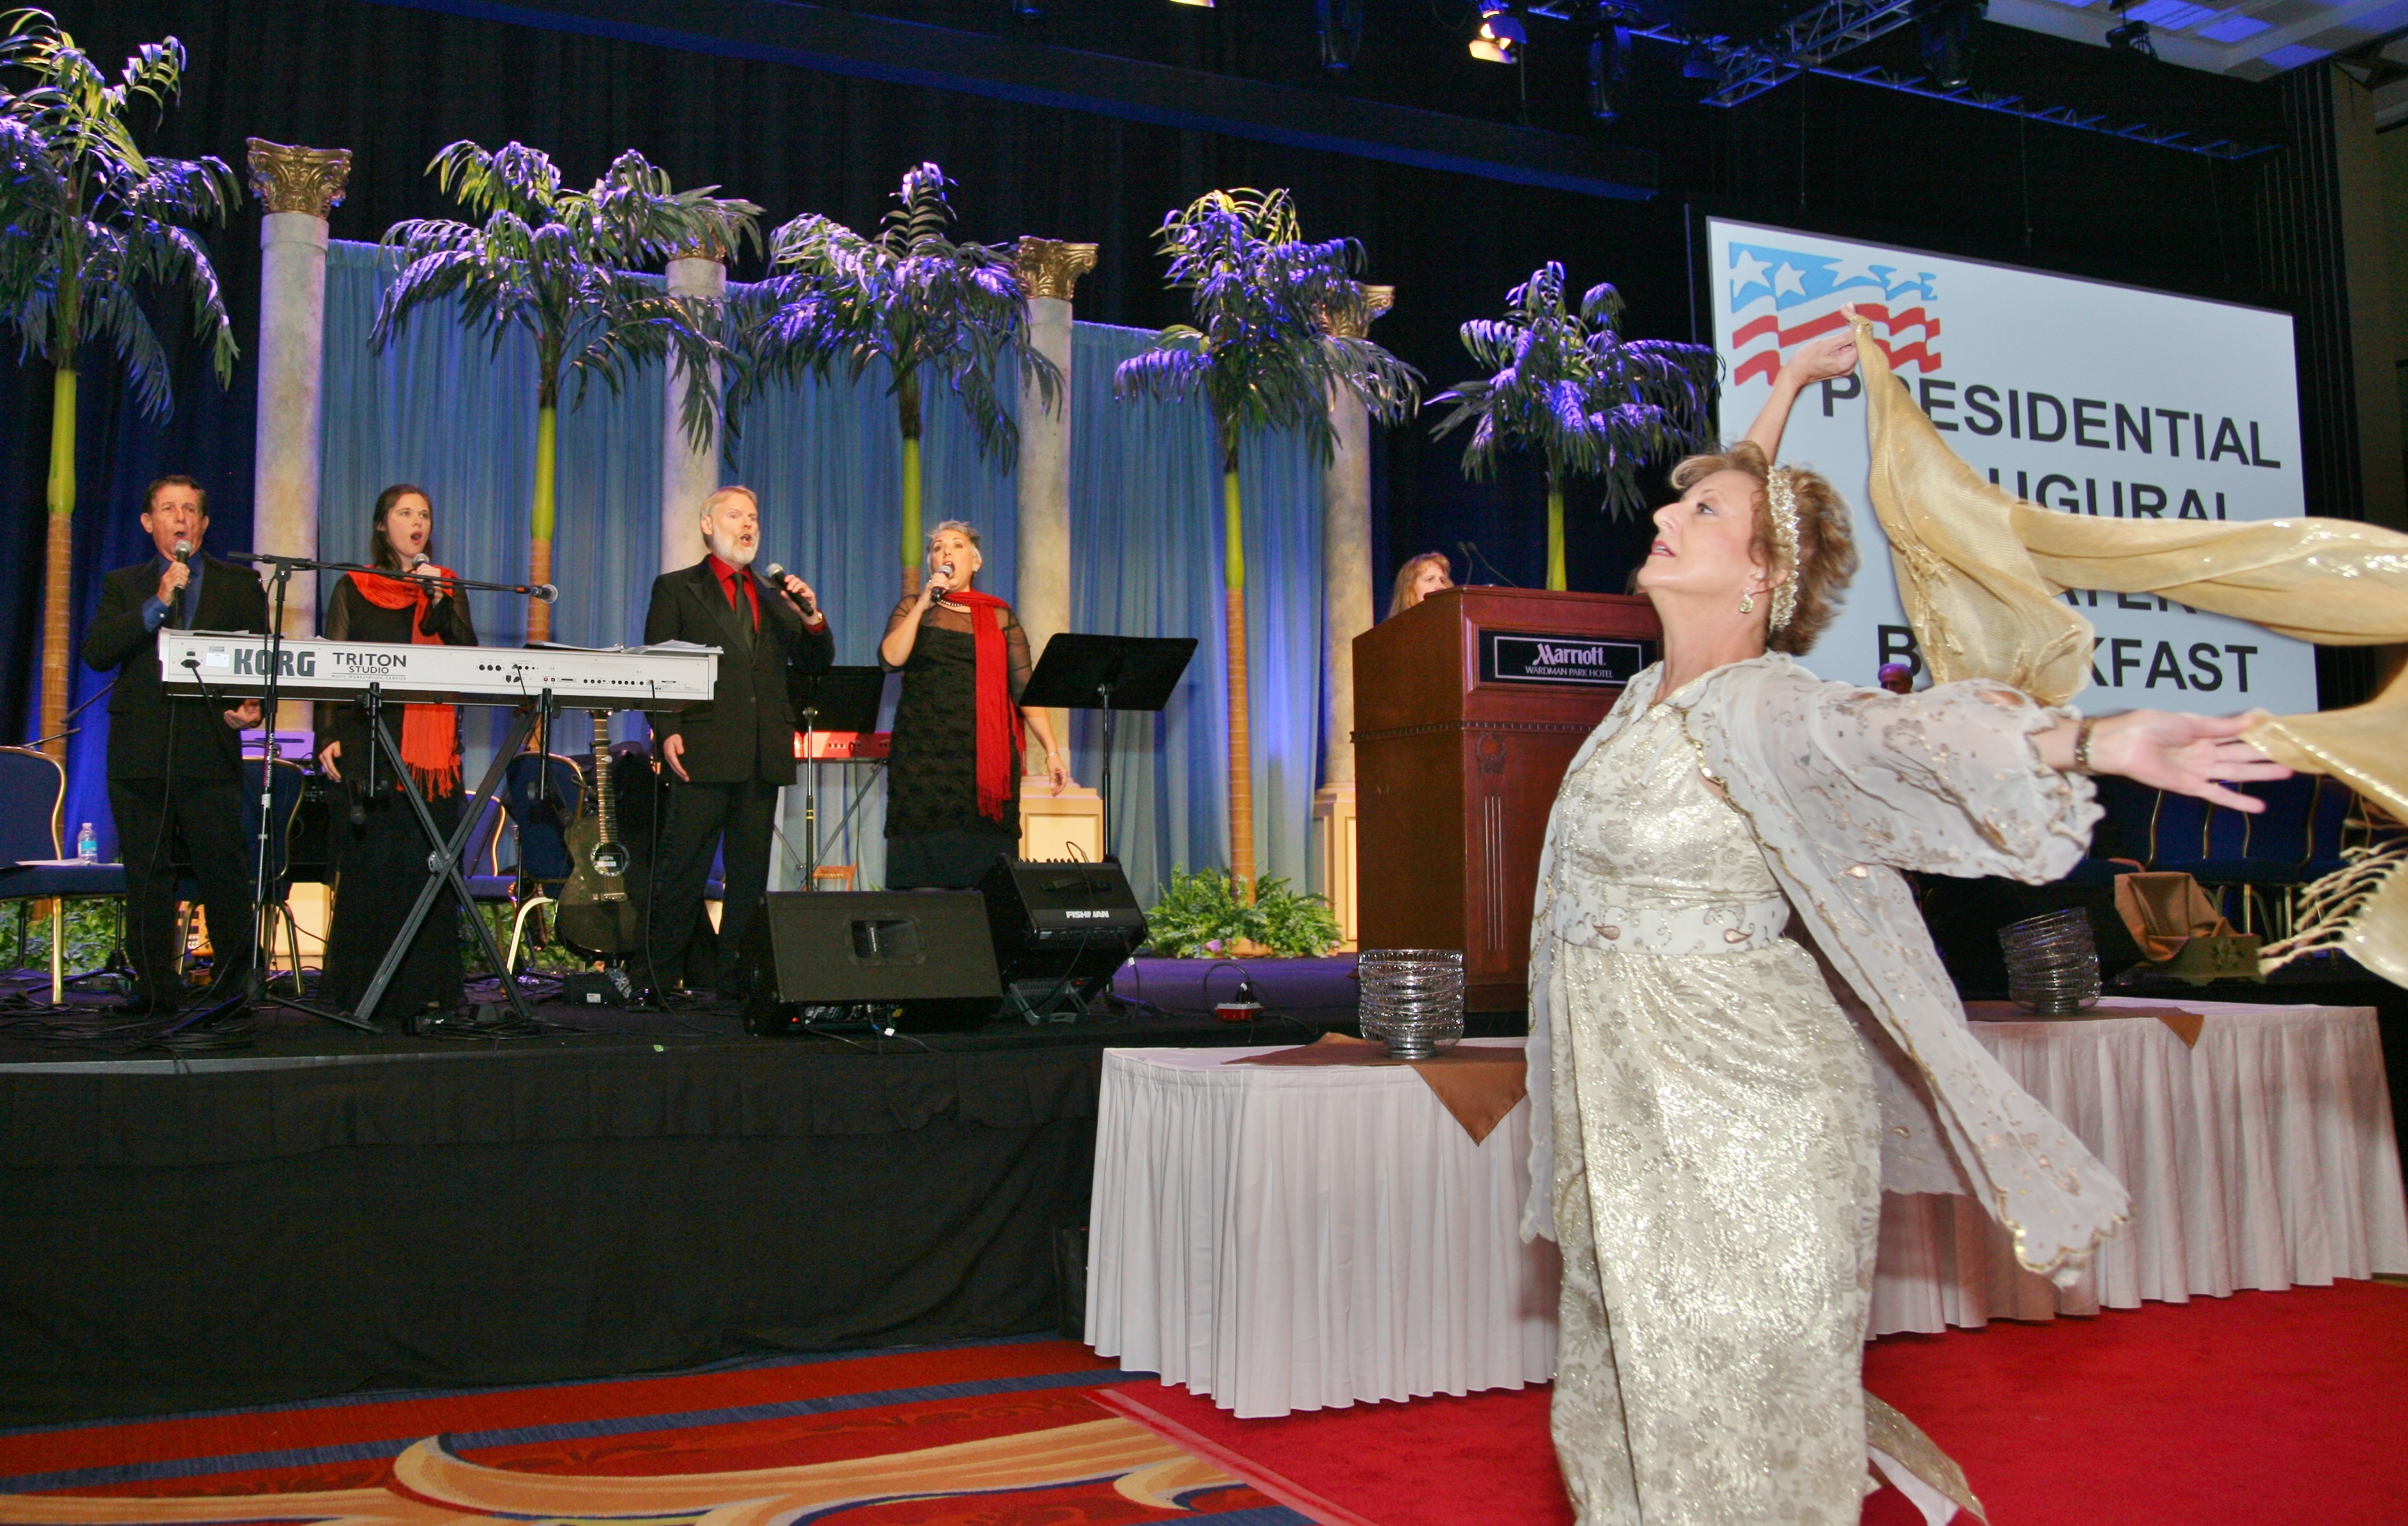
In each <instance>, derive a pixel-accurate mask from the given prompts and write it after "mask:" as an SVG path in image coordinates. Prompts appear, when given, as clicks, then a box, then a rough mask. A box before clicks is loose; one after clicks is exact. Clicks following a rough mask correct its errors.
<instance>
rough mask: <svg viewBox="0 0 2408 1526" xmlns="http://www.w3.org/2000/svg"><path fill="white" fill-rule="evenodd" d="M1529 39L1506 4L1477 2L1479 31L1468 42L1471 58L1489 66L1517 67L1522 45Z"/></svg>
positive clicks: (1487, 0)
mask: <svg viewBox="0 0 2408 1526" xmlns="http://www.w3.org/2000/svg"><path fill="white" fill-rule="evenodd" d="M1529 40H1530V35H1529V34H1528V33H1527V32H1525V31H1523V30H1522V23H1521V21H1518V20H1517V19H1515V17H1514V15H1513V7H1512V6H1510V5H1507V4H1506V3H1505V0H1480V31H1479V32H1478V33H1477V34H1476V35H1475V36H1473V37H1472V39H1471V56H1472V57H1474V58H1476V59H1480V60H1482V61H1484V62H1485V63H1489V64H1519V63H1521V62H1522V45H1523V44H1524V43H1526V42H1528V41H1529Z"/></svg>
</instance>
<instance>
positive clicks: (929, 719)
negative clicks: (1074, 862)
mask: <svg viewBox="0 0 2408 1526" xmlns="http://www.w3.org/2000/svg"><path fill="white" fill-rule="evenodd" d="M983 562H984V558H983V556H982V554H981V553H980V550H979V543H978V532H977V531H975V530H973V529H971V528H970V527H969V526H968V525H967V524H965V523H963V522H962V521H959V520H947V521H945V522H944V523H942V524H940V525H939V526H937V528H936V529H934V530H933V531H930V532H929V534H928V558H927V564H926V567H925V581H924V582H923V583H922V584H921V587H920V592H918V593H917V594H916V595H913V596H910V597H907V598H905V599H904V600H903V602H902V603H900V604H898V605H896V606H895V612H894V613H893V614H892V615H890V616H888V617H887V620H886V636H885V639H884V640H882V641H881V642H880V643H879V644H878V656H879V660H880V661H881V662H882V663H885V665H886V666H887V667H889V668H899V669H901V670H902V673H903V693H902V696H901V698H899V699H898V700H897V701H896V706H895V740H894V746H893V749H892V750H891V751H890V752H889V753H888V754H887V759H886V888H887V889H889V890H896V891H909V890H926V889H948V890H964V889H968V888H969V887H970V886H973V885H976V884H977V883H978V882H979V880H980V878H981V877H982V876H984V875H985V873H986V871H987V870H988V869H989V868H991V867H993V866H994V863H995V861H996V855H998V854H1001V855H1004V856H1006V857H1017V856H1018V855H1019V852H1020V771H1021V756H1022V752H1021V740H1020V733H1021V728H1022V727H1023V726H1025V727H1026V728H1027V729H1028V734H1029V735H1030V736H1031V737H1033V738H1034V739H1035V740H1036V743H1037V745H1038V746H1039V747H1040V748H1042V749H1044V751H1045V775H1046V777H1047V778H1048V779H1050V780H1051V781H1052V783H1053V786H1054V793H1055V794H1060V793H1061V792H1062V791H1063V790H1064V789H1065V788H1067V787H1068V785H1069V782H1070V765H1069V763H1068V760H1066V759H1065V758H1064V757H1063V756H1062V754H1061V753H1060V751H1058V750H1057V749H1055V747H1054V724H1053V721H1052V720H1049V719H1048V718H1047V716H1046V714H1045V712H1044V711H1043V710H1024V709H1022V708H1020V692H1021V691H1022V690H1023V689H1025V688H1026V687H1027V685H1028V672H1029V657H1028V633H1027V632H1026V631H1025V630H1024V629H1022V628H1021V624H1020V620H1019V619H1018V617H1016V616H1014V615H1013V614H1012V612H1011V605H1009V604H1007V603H1005V602H1004V601H1003V600H1001V599H998V598H996V596H995V595H994V594H992V593H981V592H974V591H973V590H972V589H971V588H970V586H969V584H970V579H971V578H975V577H977V576H978V570H979V567H980V566H981V565H982V563H983Z"/></svg>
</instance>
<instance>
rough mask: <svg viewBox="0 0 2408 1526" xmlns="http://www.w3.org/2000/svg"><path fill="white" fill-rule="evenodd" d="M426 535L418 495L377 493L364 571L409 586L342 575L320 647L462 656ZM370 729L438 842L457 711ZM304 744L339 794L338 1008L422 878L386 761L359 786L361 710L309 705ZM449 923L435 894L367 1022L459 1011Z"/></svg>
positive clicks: (473, 635)
mask: <svg viewBox="0 0 2408 1526" xmlns="http://www.w3.org/2000/svg"><path fill="white" fill-rule="evenodd" d="M434 534H435V508H434V506H433V504H431V503H430V502H429V501H428V499H427V496H426V494H425V492H423V490H421V489H419V488H415V487H412V486H410V485H409V483H407V482H397V483H395V484H394V485H393V486H392V487H389V488H387V489H385V490H384V492H380V493H379V494H377V501H376V519H375V521H374V524H373V527H372V528H371V529H370V530H369V532H368V560H369V561H370V562H371V563H374V564H376V565H377V566H380V567H385V568H389V569H391V570H393V571H394V572H404V573H409V574H410V575H411V576H410V577H409V578H370V577H362V576H361V575H359V574H357V573H346V574H344V576H343V578H342V580H341V581H339V582H337V584H336V585H335V594H334V597H333V598H332V599H330V600H329V601H327V605H326V613H325V618H324V620H322V634H323V635H325V636H326V638H327V639H329V640H332V641H386V642H392V643H394V645H396V646H409V645H416V646H432V645H435V644H437V643H438V642H440V643H443V644H446V645H450V646H454V647H473V646H475V645H476V644H477V631H476V627H475V626H473V625H471V624H470V623H469V620H468V603H467V601H466V599H464V598H462V597H461V596H460V595H458V594H457V593H454V592H450V591H449V590H447V589H445V588H443V587H442V586H441V585H439V584H437V583H435V582H433V581H431V579H433V578H449V577H452V576H454V575H453V574H452V573H451V572H450V571H448V570H447V569H445V568H442V567H438V566H437V565H435V564H434V563H432V562H430V561H429V560H427V556H426V547H427V543H428V542H429V541H430V540H431V539H433V538H434ZM381 720H382V725H383V729H384V731H385V732H386V734H388V735H391V736H392V737H393V738H394V741H395V742H396V743H397V744H398V749H399V751H400V753H401V761H402V763H403V764H404V765H405V766H406V767H408V768H409V774H410V777H411V778H413V779H414V780H416V781H417V784H418V789H419V792H420V793H422V794H423V795H424V796H425V797H426V806H427V809H428V811H429V812H430V813H431V814H432V815H433V816H434V818H435V824H436V825H437V827H438V828H440V829H441V830H442V831H443V832H444V833H445V834H450V833H451V831H452V828H453V827H454V826H455V825H456V824H457V823H458V821H459V820H460V712H459V710H458V709H457V707H455V706H450V705H388V706H384V710H383V715H382V718H381ZM396 726H398V730H396V729H395V728H396ZM318 737H319V742H320V747H319V749H318V764H319V766H320V767H321V768H322V769H324V770H325V773H326V777H328V778H330V779H332V780H334V781H335V782H336V783H337V784H340V785H342V786H343V788H344V791H345V796H344V797H343V798H342V799H338V801H337V806H336V809H335V812H334V828H333V834H332V835H333V838H334V842H333V847H334V860H335V909H334V917H333V921H332V925H331V926H329V927H328V928H327V930H326V977H325V979H324V981H323V983H322V986H321V989H320V994H321V997H322V999H323V1000H326V1001H329V1002H333V1003H335V1004H337V1005H340V1006H342V1007H345V1008H347V1009H348V1008H350V1007H352V1006H353V1005H356V1004H357V1003H358V1001H359V999H360V997H361V995H362V994H363V993H365V992H366V990H367V987H368V982H369V981H370V980H371V979H372V978H374V977H375V975H376V970H377V966H378V965H379V964H380V963H382V962H383V960H384V955H385V950H386V949H387V948H390V947H392V944H393V940H394V936H395V935H396V934H399V933H400V932H401V924H402V922H403V920H406V919H407V918H408V917H409V908H410V906H412V905H413V904H415V903H416V901H417V898H418V889H419V887H420V885H422V884H423V883H424V881H425V878H426V835H425V834H424V832H423V830H421V828H420V826H419V824H418V818H417V814H416V813H415V812H413V811H412V810H411V809H410V808H409V801H407V800H405V799H403V798H402V795H401V785H400V782H399V781H398V780H397V779H395V778H394V773H393V767H392V761H391V757H390V755H380V756H378V757H377V759H376V761H375V765H374V770H373V772H374V775H375V779H376V788H375V789H374V790H373V791H371V790H370V789H369V787H368V780H369V776H370V772H371V769H370V764H369V751H370V749H371V748H372V747H373V746H374V739H373V738H372V737H371V736H370V735H369V734H368V722H367V712H366V706H365V704H364V703H362V702H357V701H354V702H351V703H347V704H329V705H321V706H318ZM346 807H348V808H346ZM459 918H460V911H459V898H458V897H457V896H455V895H454V894H452V891H451V890H450V889H449V888H448V887H447V888H446V889H445V890H444V891H443V892H442V894H441V895H440V896H438V897H437V900H436V903H435V908H434V910H433V911H431V912H429V913H428V914H427V918H426V920H425V921H423V922H422V923H420V924H419V929H418V935H417V936H416V937H414V938H412V939H411V940H410V945H409V955H408V957H406V958H405V959H404V960H403V961H402V963H401V968H400V969H399V970H398V971H397V972H395V974H394V978H393V983H392V984H391V985H390V986H388V987H387V988H386V989H385V992H384V994H383V995H382V996H381V997H380V999H379V1000H378V1002H377V1010H376V1013H372V1014H369V1015H370V1016H375V1015H377V1014H391V1015H393V1016H394V1017H396V1018H405V1017H408V1016H411V1015H414V1014H417V1013H420V1012H424V1011H428V1010H430V1009H432V1010H439V1011H450V1010H451V1009H452V1008H453V1007H455V1006H457V1005H460V933H459Z"/></svg>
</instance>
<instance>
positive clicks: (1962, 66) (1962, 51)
mask: <svg viewBox="0 0 2408 1526" xmlns="http://www.w3.org/2000/svg"><path fill="white" fill-rule="evenodd" d="M1989 9H1990V7H1989V0H1971V4H1965V5H1955V4H1951V5H1943V6H1941V7H1936V8H1934V9H1932V10H1929V11H1927V12H1926V13H1925V14H1924V16H1923V19H1922V21H1921V22H1920V23H1919V24H1920V26H1921V28H1922V43H1923V48H1922V52H1923V72H1924V73H1926V74H1928V75H1929V76H1930V77H1931V82H1932V83H1933V84H1935V85H1938V86H1939V87H1940V88H1941V89H1942V90H1959V89H1962V88H1963V87H1964V86H1966V85H1968V84H1970V83H1971V81H1972V60H1973V23H1974V22H1975V21H1980V20H1981V19H1982V18H1983V17H1984V16H1985V15H1987V14H1988V13H1989Z"/></svg>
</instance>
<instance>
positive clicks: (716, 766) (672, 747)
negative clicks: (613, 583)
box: [641, 487, 836, 1001]
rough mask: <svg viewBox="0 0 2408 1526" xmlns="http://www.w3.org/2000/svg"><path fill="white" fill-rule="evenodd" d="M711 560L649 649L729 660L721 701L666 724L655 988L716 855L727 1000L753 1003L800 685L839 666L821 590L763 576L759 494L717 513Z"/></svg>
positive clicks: (652, 913) (746, 491)
mask: <svg viewBox="0 0 2408 1526" xmlns="http://www.w3.org/2000/svg"><path fill="white" fill-rule="evenodd" d="M702 535H703V539H704V541H705V542H706V543H707V544H708V545H709V546H710V554H709V555H707V556H705V557H704V558H703V559H702V560H701V561H700V562H698V563H695V564H694V565H693V566H691V567H687V568H685V569H684V570H682V571H680V572H665V573H663V574H661V576H660V577H659V578H655V579H654V580H653V582H652V607H651V609H650V610H649V611H648V612H647V613H646V614H645V616H644V640H645V642H646V643H647V644H648V645H649V644H651V643H653V642H659V641H691V642H693V643H695V645H697V646H705V647H717V648H718V649H720V652H721V656H720V659H719V682H718V685H717V687H716V688H714V689H713V690H712V691H711V696H710V703H709V704H707V705H696V706H691V707H689V708H687V709H685V710H682V711H679V712H676V713H674V714H667V713H664V714H656V715H654V716H653V717H652V734H653V737H654V739H655V740H656V741H657V742H658V744H659V747H660V759H661V767H662V770H663V772H664V774H665V776H666V778H665V782H666V783H667V787H668V798H667V802H666V804H665V806H664V807H663V812H662V816H661V819H660V820H659V822H658V825H657V831H656V834H655V836H654V839H653V840H654V842H655V843H656V844H657V848H656V849H655V851H656V856H657V863H656V864H655V866H654V870H653V873H652V884H651V894H650V896H649V897H648V899H647V906H646V911H645V919H646V920H645V931H644V941H645V949H644V957H643V963H644V965H645V966H646V968H645V969H644V970H643V971H642V972H641V976H642V978H643V982H644V984H646V985H648V986H651V987H652V989H654V990H655V991H661V990H666V989H667V987H669V986H670V985H672V984H674V983H675V982H676V979H677V972H678V971H679V970H680V969H681V968H682V967H683V964H684V957H685V947H686V943H687V941H688V939H689V938H690V937H691V936H692V935H693V933H694V929H695V920H696V919H698V918H699V917H700V916H701V914H702V899H703V890H704V886H705V884H706V882H707V881H708V879H709V877H710V861H711V857H712V855H713V854H714V853H715V852H716V853H720V854H721V855H722V857H723V859H724V872H725V882H724V885H725V888H724V892H723V896H722V899H721V902H720V912H719V947H718V969H717V979H716V980H715V981H714V983H713V985H714V989H715V990H716V991H718V993H719V996H720V998H721V1000H722V1001H740V1000H742V999H743V998H744V997H745V996H746V995H747V994H748V992H747V991H745V990H743V978H742V976H741V974H740V973H739V972H740V970H741V968H742V960H743V954H744V946H745V938H746V936H747V934H750V933H751V931H752V928H753V920H754V919H755V918H757V917H758V916H759V914H760V909H761V896H762V892H763V891H765V890H767V887H768V883H769V834H770V828H771V825H772V823H773V821H774V819H775V817H776V814H777V809H778V792H779V790H780V789H781V788H782V787H783V786H785V785H789V784H792V783H794V782H795V709H794V704H793V702H792V701H791V700H789V699H788V698H787V695H786V673H787V670H788V669H789V668H791V669H793V670H794V671H796V672H797V673H824V672H826V671H827V669H828V668H829V666H830V665H831V664H833V663H835V661H836V637H835V635H833V634H832V633H831V632H830V631H829V630H828V622H827V617H826V615H824V613H822V612H821V610H820V607H819V600H818V596H817V595H816V594H814V593H813V592H811V588H810V584H809V583H806V582H804V581H803V580H802V579H801V578H796V577H795V576H793V575H792V574H788V575H786V576H784V577H782V578H779V579H777V580H776V581H775V582H768V581H765V580H763V579H762V578H759V577H757V576H756V575H755V574H754V573H753V557H754V556H755V555H757V554H758V553H759V551H760V549H761V506H760V500H759V499H758V498H756V497H755V496H754V495H753V490H752V489H750V488H738V487H727V488H722V489H720V490H719V491H718V492H714V493H712V494H711V495H710V497H709V498H707V499H705V500H704V501H703V506H702Z"/></svg>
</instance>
